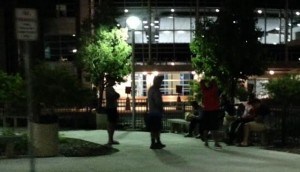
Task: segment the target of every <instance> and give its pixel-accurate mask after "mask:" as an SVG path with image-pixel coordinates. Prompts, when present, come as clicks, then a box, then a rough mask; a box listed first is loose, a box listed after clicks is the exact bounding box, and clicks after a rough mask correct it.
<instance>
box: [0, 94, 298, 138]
mask: <svg viewBox="0 0 300 172" xmlns="http://www.w3.org/2000/svg"><path fill="white" fill-rule="evenodd" d="M147 109H148V107H147V101H146V99H136V116H135V117H136V118H135V129H136V130H144V129H145V122H144V115H145V114H146V113H147ZM191 109H192V108H191V106H190V105H189V103H188V102H186V101H183V102H176V101H166V102H164V110H165V114H164V118H163V129H164V130H166V131H168V130H169V129H170V125H169V123H168V122H167V119H170V118H184V113H185V112H187V111H191ZM271 110H272V121H273V126H272V127H274V128H275V129H276V131H277V132H278V133H277V134H276V135H275V136H276V137H275V138H274V139H275V141H276V140H277V141H286V142H297V143H300V132H299V131H300V107H292V108H290V109H289V110H288V111H286V112H284V111H282V109H281V108H280V107H278V106H272V107H271ZM118 112H119V114H120V123H119V124H120V128H121V129H124V130H126V129H132V126H133V115H132V106H131V101H130V100H129V101H128V100H127V99H119V107H118ZM55 113H56V114H57V115H58V119H59V126H60V128H61V129H79V128H80V129H95V128H96V123H95V114H94V113H93V112H92V110H91V108H89V107H86V108H76V107H74V108H71V107H68V108H57V109H56V110H55ZM0 120H1V122H0V126H2V127H26V126H27V121H28V118H27V116H26V113H25V111H17V110H13V111H12V110H11V109H10V110H9V111H7V110H6V109H4V108H0Z"/></svg>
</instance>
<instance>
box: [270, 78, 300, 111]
mask: <svg viewBox="0 0 300 172" xmlns="http://www.w3.org/2000/svg"><path fill="white" fill-rule="evenodd" d="M265 88H266V89H267V90H268V92H269V94H270V98H272V99H274V100H275V101H277V102H279V103H280V104H281V105H282V106H284V107H286V108H288V107H290V106H291V105H293V104H297V103H298V105H299V102H300V79H299V77H298V78H297V77H296V76H293V75H286V76H283V77H280V78H278V79H273V80H270V82H269V83H267V84H265Z"/></svg>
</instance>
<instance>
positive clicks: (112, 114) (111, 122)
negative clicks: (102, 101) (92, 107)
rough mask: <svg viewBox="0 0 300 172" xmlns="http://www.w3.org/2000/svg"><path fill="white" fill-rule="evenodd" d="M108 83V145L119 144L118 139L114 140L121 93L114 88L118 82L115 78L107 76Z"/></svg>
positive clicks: (106, 93)
mask: <svg viewBox="0 0 300 172" xmlns="http://www.w3.org/2000/svg"><path fill="white" fill-rule="evenodd" d="M107 82H108V85H107V87H106V92H105V95H106V112H107V122H108V125H107V133H108V142H107V145H113V144H119V142H118V141H116V140H114V139H113V138H114V133H115V129H116V126H117V123H118V119H119V114H118V111H117V107H118V99H119V98H120V94H119V93H117V92H116V91H115V89H114V87H113V86H114V85H115V84H116V82H115V80H114V79H113V78H107Z"/></svg>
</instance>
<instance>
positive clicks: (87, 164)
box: [0, 130, 300, 172]
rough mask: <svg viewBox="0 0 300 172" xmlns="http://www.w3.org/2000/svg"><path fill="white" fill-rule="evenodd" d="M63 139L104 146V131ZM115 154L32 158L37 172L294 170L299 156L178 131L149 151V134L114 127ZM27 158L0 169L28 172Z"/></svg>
mask: <svg viewBox="0 0 300 172" xmlns="http://www.w3.org/2000/svg"><path fill="white" fill-rule="evenodd" d="M60 133H61V134H63V135H64V136H66V137H73V138H80V139H84V140H88V141H92V142H96V143H100V144H105V143H106V140H107V134H106V131H104V130H92V131H90V130H89V131H83V130H80V131H62V132H60ZM116 140H118V141H120V143H121V144H120V145H117V146H115V148H117V149H119V152H117V153H114V154H112V155H105V156H96V157H51V158H37V159H35V162H36V171H37V172H181V171H189V172H193V171H197V172H199V171H200V172H248V171H249V172H250V171H251V172H268V171H270V172H283V171H287V172H298V171H299V169H300V155H296V154H289V153H283V152H276V151H269V150H264V149H260V148H258V147H236V146H226V145H224V144H222V145H223V148H222V149H221V150H215V149H214V148H213V143H210V144H211V146H210V148H207V147H205V146H204V145H203V143H202V141H201V140H199V139H194V138H184V137H183V135H180V134H173V133H164V134H162V141H163V142H164V143H165V144H166V145H167V147H166V148H165V149H163V150H151V149H149V143H150V141H149V140H150V139H149V133H146V132H134V131H117V132H116ZM29 167H30V165H29V159H26V158H18V159H1V160H0V172H27V171H30V168H29Z"/></svg>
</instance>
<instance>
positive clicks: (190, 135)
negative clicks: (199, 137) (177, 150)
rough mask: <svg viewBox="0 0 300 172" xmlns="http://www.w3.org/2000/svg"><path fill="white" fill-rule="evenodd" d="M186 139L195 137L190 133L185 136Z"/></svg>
mask: <svg viewBox="0 0 300 172" xmlns="http://www.w3.org/2000/svg"><path fill="white" fill-rule="evenodd" d="M184 137H193V135H192V134H190V133H188V134H186V135H184Z"/></svg>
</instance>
